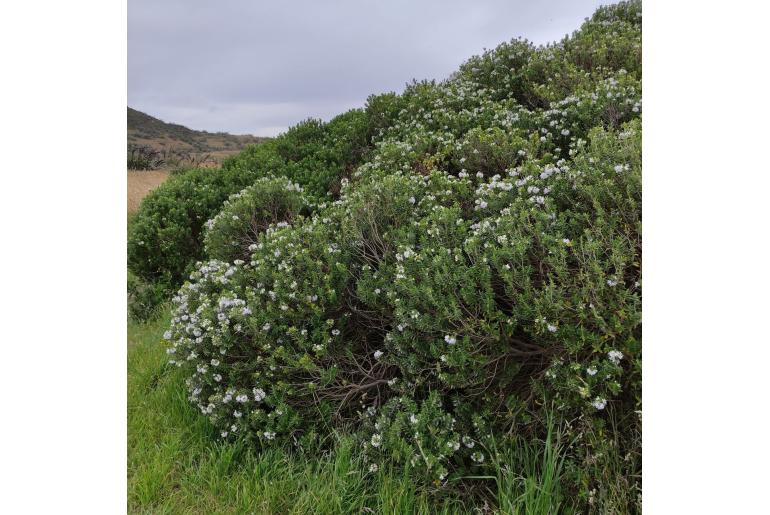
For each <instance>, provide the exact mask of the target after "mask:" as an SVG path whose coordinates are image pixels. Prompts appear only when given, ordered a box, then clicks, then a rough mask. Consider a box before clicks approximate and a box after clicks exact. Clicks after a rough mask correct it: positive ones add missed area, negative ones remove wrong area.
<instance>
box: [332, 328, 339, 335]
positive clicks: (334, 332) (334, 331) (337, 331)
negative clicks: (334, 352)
mask: <svg viewBox="0 0 770 515" xmlns="http://www.w3.org/2000/svg"><path fill="white" fill-rule="evenodd" d="M332 335H333V336H339V335H340V330H339V329H332Z"/></svg>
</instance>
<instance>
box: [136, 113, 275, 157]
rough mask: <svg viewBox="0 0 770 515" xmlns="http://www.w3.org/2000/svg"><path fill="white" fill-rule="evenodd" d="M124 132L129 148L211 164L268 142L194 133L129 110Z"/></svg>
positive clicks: (254, 137)
mask: <svg viewBox="0 0 770 515" xmlns="http://www.w3.org/2000/svg"><path fill="white" fill-rule="evenodd" d="M127 128H128V144H129V145H144V146H149V147H152V148H154V149H156V150H173V151H175V152H181V153H191V154H210V155H211V158H212V159H213V160H214V161H221V160H222V159H223V158H224V157H227V156H228V155H231V154H235V153H237V152H240V151H241V150H243V149H244V148H245V147H246V146H248V145H253V144H256V143H261V142H263V141H265V140H267V139H269V138H262V137H258V136H252V135H234V134H228V133H226V132H206V131H196V130H193V129H189V128H187V127H185V126H183V125H179V124H176V123H166V122H164V121H163V120H159V119H157V118H155V117H152V116H150V115H148V114H145V113H143V112H141V111H137V110H136V109H132V108H130V107H129V108H128V127H127Z"/></svg>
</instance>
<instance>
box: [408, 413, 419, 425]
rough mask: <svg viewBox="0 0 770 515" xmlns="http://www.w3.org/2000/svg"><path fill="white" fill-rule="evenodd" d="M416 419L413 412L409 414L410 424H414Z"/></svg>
mask: <svg viewBox="0 0 770 515" xmlns="http://www.w3.org/2000/svg"><path fill="white" fill-rule="evenodd" d="M418 421H419V419H418V418H417V416H416V415H415V414H414V413H412V414H411V415H409V422H411V423H412V424H416V423H417V422H418Z"/></svg>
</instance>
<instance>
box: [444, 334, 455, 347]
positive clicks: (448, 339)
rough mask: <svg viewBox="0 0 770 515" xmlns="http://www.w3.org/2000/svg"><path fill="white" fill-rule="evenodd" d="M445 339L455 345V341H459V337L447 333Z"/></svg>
mask: <svg viewBox="0 0 770 515" xmlns="http://www.w3.org/2000/svg"><path fill="white" fill-rule="evenodd" d="M444 341H445V342H447V344H448V345H454V344H455V343H457V338H455V337H454V336H452V335H449V334H447V335H446V336H444Z"/></svg>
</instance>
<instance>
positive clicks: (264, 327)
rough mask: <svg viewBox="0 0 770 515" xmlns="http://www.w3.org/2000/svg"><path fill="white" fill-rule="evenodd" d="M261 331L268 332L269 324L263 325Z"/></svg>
mask: <svg viewBox="0 0 770 515" xmlns="http://www.w3.org/2000/svg"><path fill="white" fill-rule="evenodd" d="M262 330H263V331H269V330H270V324H265V325H263V326H262Z"/></svg>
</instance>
